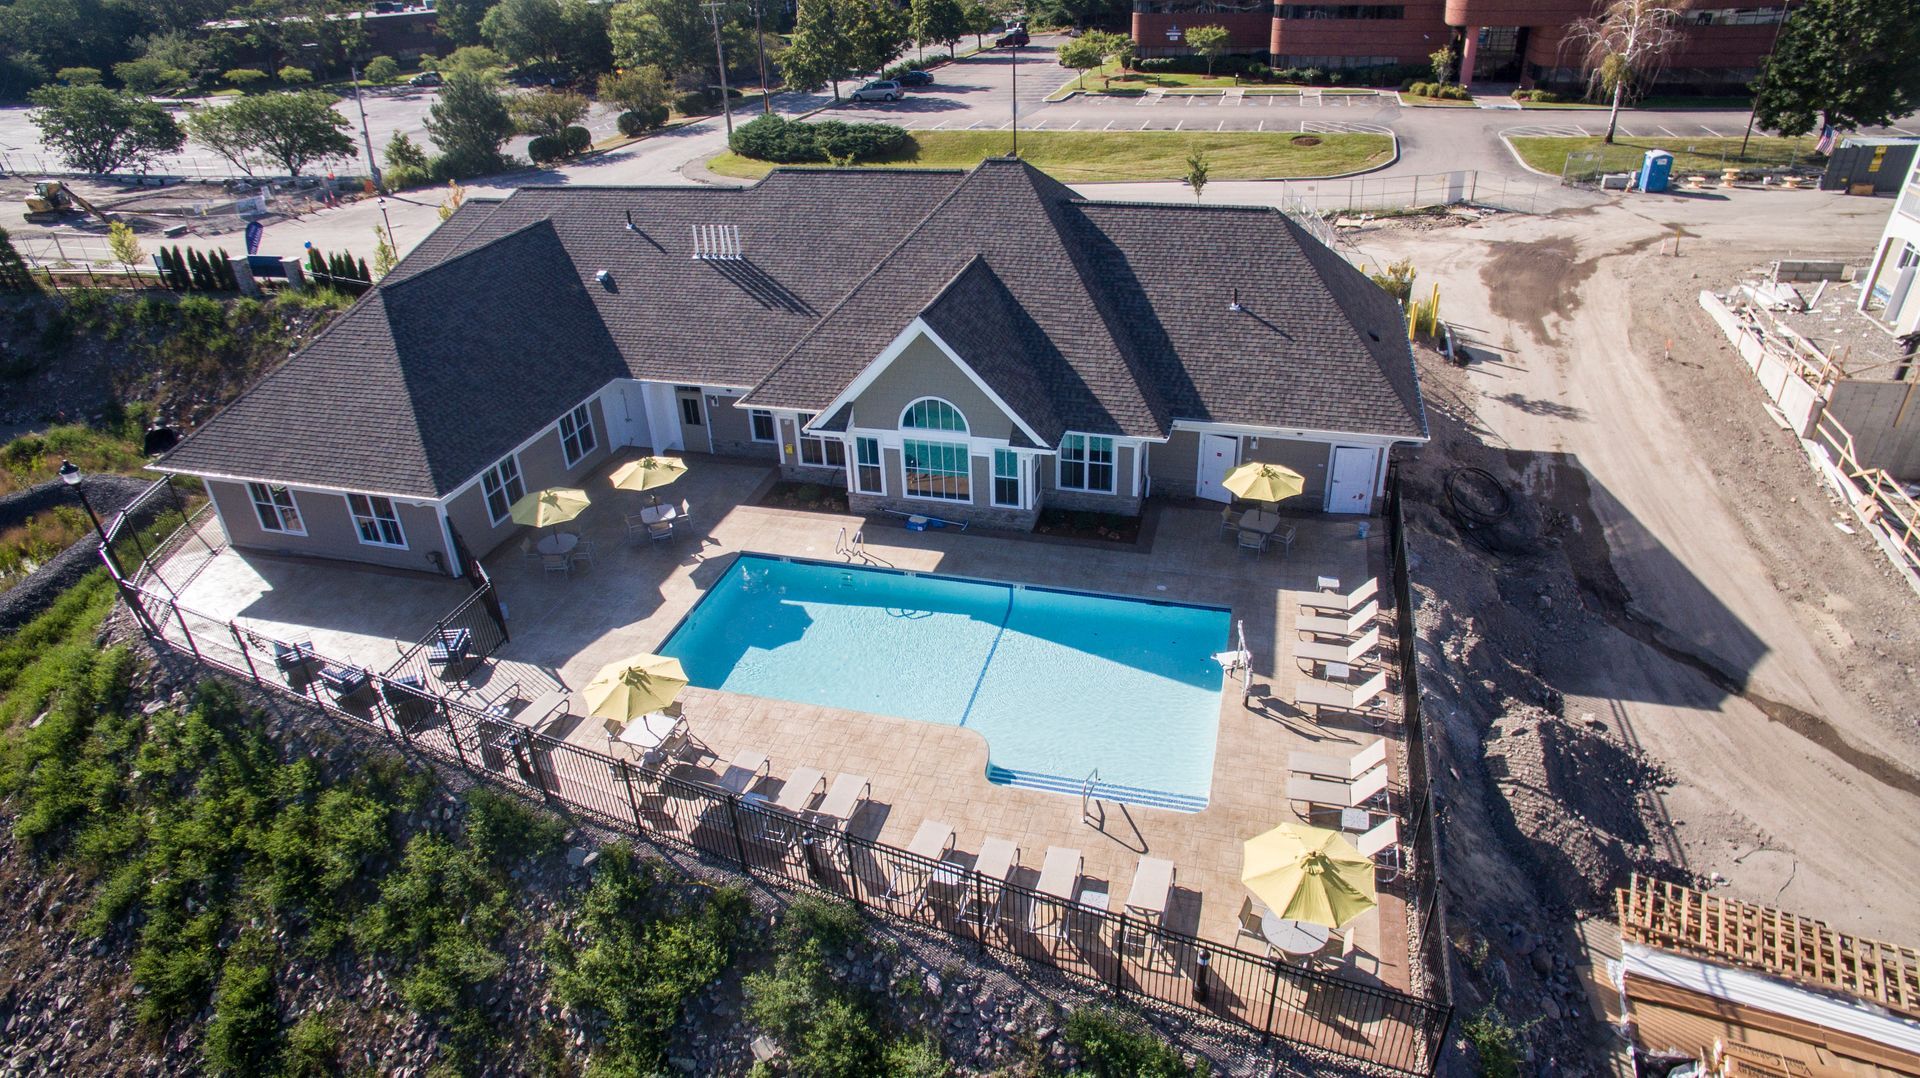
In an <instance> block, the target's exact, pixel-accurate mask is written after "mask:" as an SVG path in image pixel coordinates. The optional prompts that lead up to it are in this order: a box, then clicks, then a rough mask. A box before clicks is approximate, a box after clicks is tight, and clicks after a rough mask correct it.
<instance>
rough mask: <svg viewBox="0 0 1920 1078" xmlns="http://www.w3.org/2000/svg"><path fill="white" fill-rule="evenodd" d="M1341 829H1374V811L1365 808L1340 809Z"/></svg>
mask: <svg viewBox="0 0 1920 1078" xmlns="http://www.w3.org/2000/svg"><path fill="white" fill-rule="evenodd" d="M1340 830H1342V831H1371V830H1373V813H1371V812H1369V811H1367V810H1366V809H1363V808H1343V809H1341V810H1340Z"/></svg>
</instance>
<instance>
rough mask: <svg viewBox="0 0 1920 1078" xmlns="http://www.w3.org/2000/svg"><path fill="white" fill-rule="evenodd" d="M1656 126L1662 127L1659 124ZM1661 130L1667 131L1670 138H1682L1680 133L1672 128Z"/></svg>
mask: <svg viewBox="0 0 1920 1078" xmlns="http://www.w3.org/2000/svg"><path fill="white" fill-rule="evenodd" d="M1654 126H1655V127H1660V125H1659V124H1654ZM1660 130H1662V131H1665V132H1666V133H1667V137H1668V138H1679V137H1680V133H1679V132H1678V131H1675V130H1674V129H1672V128H1670V127H1660Z"/></svg>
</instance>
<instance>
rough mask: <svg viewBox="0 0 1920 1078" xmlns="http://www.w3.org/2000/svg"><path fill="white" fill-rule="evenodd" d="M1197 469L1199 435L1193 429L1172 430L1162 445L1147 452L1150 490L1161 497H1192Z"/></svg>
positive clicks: (1198, 464) (1198, 463)
mask: <svg viewBox="0 0 1920 1078" xmlns="http://www.w3.org/2000/svg"><path fill="white" fill-rule="evenodd" d="M1199 470H1200V435H1199V434H1198V433H1196V432H1194V431H1190V430H1177V431H1174V432H1173V433H1172V435H1170V436H1169V437H1168V438H1167V441H1166V443H1165V444H1164V445H1155V446H1154V447H1153V448H1152V449H1151V450H1149V451H1148V453H1147V474H1148V475H1149V476H1151V477H1152V478H1153V492H1154V493H1155V494H1157V495H1160V496H1162V497H1192V496H1193V492H1194V488H1195V486H1196V482H1195V480H1196V478H1197V476H1198V473H1199Z"/></svg>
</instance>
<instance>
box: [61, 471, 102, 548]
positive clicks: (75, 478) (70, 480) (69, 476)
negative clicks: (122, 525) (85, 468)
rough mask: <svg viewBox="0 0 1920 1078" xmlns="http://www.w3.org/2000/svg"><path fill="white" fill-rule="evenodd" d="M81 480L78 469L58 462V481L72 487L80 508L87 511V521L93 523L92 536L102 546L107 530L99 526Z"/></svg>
mask: <svg viewBox="0 0 1920 1078" xmlns="http://www.w3.org/2000/svg"><path fill="white" fill-rule="evenodd" d="M81 478H82V476H81V472H80V469H79V468H76V467H74V464H73V462H72V461H70V460H63V461H61V462H60V481H61V482H62V483H65V484H66V485H68V486H70V487H72V488H73V492H74V493H75V494H77V495H79V496H80V508H82V509H85V510H86V511H87V519H88V520H91V521H93V532H94V534H95V535H98V536H99V537H100V542H101V543H102V544H104V543H105V542H106V541H107V530H106V529H105V528H102V527H101V526H100V514H98V513H96V512H94V511H93V503H92V502H90V501H88V500H87V488H85V487H83V486H81V485H80V480H81Z"/></svg>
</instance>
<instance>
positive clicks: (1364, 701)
mask: <svg viewBox="0 0 1920 1078" xmlns="http://www.w3.org/2000/svg"><path fill="white" fill-rule="evenodd" d="M1386 688H1387V673H1386V671H1384V670H1377V671H1375V672H1374V675H1373V676H1372V677H1370V678H1368V679H1367V680H1365V681H1363V682H1361V683H1360V684H1358V685H1352V684H1348V683H1346V682H1340V681H1315V680H1312V679H1310V678H1309V679H1306V680H1303V681H1302V682H1301V683H1300V684H1298V685H1295V686H1294V687H1293V702H1294V705H1295V706H1297V707H1305V706H1307V705H1308V704H1312V705H1313V706H1314V707H1316V708H1333V709H1335V710H1337V711H1366V710H1368V709H1370V708H1371V707H1372V706H1373V702H1374V701H1375V700H1376V699H1378V698H1379V696H1380V694H1381V693H1383V692H1385V691H1386Z"/></svg>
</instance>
